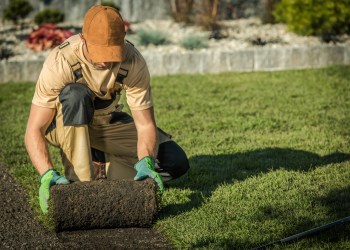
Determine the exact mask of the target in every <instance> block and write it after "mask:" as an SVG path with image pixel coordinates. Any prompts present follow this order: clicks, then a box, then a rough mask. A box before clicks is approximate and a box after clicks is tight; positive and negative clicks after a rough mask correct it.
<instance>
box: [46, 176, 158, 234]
mask: <svg viewBox="0 0 350 250" xmlns="http://www.w3.org/2000/svg"><path fill="white" fill-rule="evenodd" d="M50 192H51V213H52V217H53V220H54V223H55V230H56V231H64V230H84V229H94V228H118V227H150V226H151V225H152V223H153V222H154V220H155V218H156V215H157V212H158V208H159V206H158V204H159V202H158V198H157V189H156V185H155V184H154V182H153V180H151V179H147V180H145V181H133V180H115V181H107V180H99V181H91V182H75V183H71V184H69V185H55V186H53V187H52V188H51V190H50Z"/></svg>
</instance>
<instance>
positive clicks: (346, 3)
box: [273, 0, 350, 37]
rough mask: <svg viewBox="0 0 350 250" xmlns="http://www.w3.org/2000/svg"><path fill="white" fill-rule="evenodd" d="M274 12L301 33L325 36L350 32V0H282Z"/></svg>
mask: <svg viewBox="0 0 350 250" xmlns="http://www.w3.org/2000/svg"><path fill="white" fill-rule="evenodd" d="M273 14H274V16H275V17H276V20H277V21H280V22H283V23H286V24H287V26H288V28H289V29H290V30H291V31H294V32H295V33H298V34H300V35H315V36H322V37H325V36H329V35H342V34H346V33H349V32H350V0H281V2H280V3H278V4H277V6H276V10H275V11H274V13H273Z"/></svg>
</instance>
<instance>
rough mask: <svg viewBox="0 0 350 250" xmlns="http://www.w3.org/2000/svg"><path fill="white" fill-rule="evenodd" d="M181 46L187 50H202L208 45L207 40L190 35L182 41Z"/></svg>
mask: <svg viewBox="0 0 350 250" xmlns="http://www.w3.org/2000/svg"><path fill="white" fill-rule="evenodd" d="M181 46H182V47H184V48H185V49H190V50H192V49H202V48H207V47H208V44H207V41H206V39H205V38H203V37H201V36H197V35H189V36H187V37H185V38H184V39H183V40H182V41H181Z"/></svg>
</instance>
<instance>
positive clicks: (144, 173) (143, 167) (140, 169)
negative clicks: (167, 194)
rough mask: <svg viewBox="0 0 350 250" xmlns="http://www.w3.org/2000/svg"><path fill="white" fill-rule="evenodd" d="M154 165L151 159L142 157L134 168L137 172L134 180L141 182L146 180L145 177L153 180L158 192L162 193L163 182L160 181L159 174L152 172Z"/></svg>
mask: <svg viewBox="0 0 350 250" xmlns="http://www.w3.org/2000/svg"><path fill="white" fill-rule="evenodd" d="M154 165H155V163H154V160H153V158H152V157H150V156H146V157H143V158H142V159H141V160H139V161H138V162H137V163H136V164H135V166H134V168H135V170H136V171H137V173H136V175H135V177H134V180H135V181H141V180H143V179H146V178H147V177H150V178H152V179H153V180H155V182H156V183H157V185H158V187H159V191H160V192H161V193H163V191H164V185H163V180H162V177H161V176H160V175H159V173H157V172H156V171H155V170H154Z"/></svg>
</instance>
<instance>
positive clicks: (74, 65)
mask: <svg viewBox="0 0 350 250" xmlns="http://www.w3.org/2000/svg"><path fill="white" fill-rule="evenodd" d="M58 48H59V50H60V51H61V52H62V55H63V57H64V58H65V59H66V60H67V61H68V63H69V65H70V67H71V69H72V71H73V74H74V78H75V79H74V80H75V82H77V81H78V80H79V79H80V78H82V77H83V74H82V71H81V65H80V63H79V61H78V59H77V58H76V56H75V55H74V53H73V49H72V47H71V46H70V44H69V42H68V41H65V42H64V43H62V44H61V45H60V46H59V47H58Z"/></svg>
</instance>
